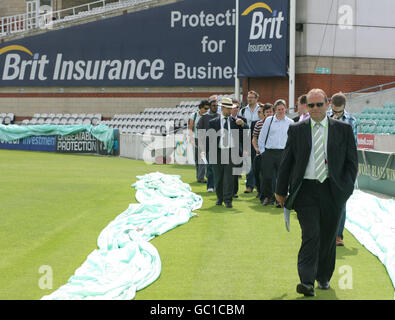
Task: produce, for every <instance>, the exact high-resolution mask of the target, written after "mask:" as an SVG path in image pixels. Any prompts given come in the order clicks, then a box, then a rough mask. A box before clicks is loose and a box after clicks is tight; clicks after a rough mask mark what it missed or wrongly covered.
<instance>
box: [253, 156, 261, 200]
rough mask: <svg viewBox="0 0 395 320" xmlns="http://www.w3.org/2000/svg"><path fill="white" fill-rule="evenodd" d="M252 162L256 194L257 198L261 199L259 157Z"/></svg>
mask: <svg viewBox="0 0 395 320" xmlns="http://www.w3.org/2000/svg"><path fill="white" fill-rule="evenodd" d="M253 160H254V161H253V162H252V167H253V168H254V176H255V186H256V191H257V192H258V194H259V197H261V178H260V175H261V155H260V154H258V155H256V156H255V158H254V159H253Z"/></svg>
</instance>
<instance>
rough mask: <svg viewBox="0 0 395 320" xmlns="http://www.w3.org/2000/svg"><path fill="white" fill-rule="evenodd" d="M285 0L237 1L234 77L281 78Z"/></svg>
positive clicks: (284, 68) (284, 58)
mask: <svg viewBox="0 0 395 320" xmlns="http://www.w3.org/2000/svg"><path fill="white" fill-rule="evenodd" d="M288 19H289V0H266V1H264V2H257V1H254V0H239V51H238V52H239V57H238V72H237V74H238V77H239V78H243V77H285V76H286V74H287V48H288V26H289V22H288Z"/></svg>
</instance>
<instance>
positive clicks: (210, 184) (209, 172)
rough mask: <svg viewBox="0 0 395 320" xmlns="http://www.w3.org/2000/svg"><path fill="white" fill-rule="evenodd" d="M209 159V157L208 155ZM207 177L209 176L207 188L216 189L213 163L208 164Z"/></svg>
mask: <svg viewBox="0 0 395 320" xmlns="http://www.w3.org/2000/svg"><path fill="white" fill-rule="evenodd" d="M207 159H209V157H208V156H207ZM206 177H207V189H214V173H213V165H211V164H209V163H208V164H207V165H206Z"/></svg>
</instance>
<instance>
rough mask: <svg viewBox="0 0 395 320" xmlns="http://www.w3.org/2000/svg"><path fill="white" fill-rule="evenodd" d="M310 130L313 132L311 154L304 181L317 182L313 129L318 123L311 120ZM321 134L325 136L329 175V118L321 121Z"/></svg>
mask: <svg viewBox="0 0 395 320" xmlns="http://www.w3.org/2000/svg"><path fill="white" fill-rule="evenodd" d="M310 121H311V122H310V128H311V129H310V130H311V152H310V157H309V162H308V163H307V167H306V172H305V174H304V179H311V180H315V179H316V176H315V160H314V137H313V128H314V125H315V124H316V122H315V121H314V120H313V119H311V118H310ZM319 130H320V131H321V134H322V135H323V142H324V150H325V151H324V152H325V168H326V172H327V175H328V157H327V154H328V153H327V150H328V149H327V147H328V117H325V118H324V120H322V121H321V126H320V128H319Z"/></svg>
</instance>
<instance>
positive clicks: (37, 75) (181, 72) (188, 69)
mask: <svg viewBox="0 0 395 320" xmlns="http://www.w3.org/2000/svg"><path fill="white" fill-rule="evenodd" d="M275 8H276V9H277V6H276V7H275ZM235 21H236V11H235V1H230V0H216V1H212V0H199V1H196V0H184V1H181V2H177V3H173V4H168V5H163V6H159V7H154V8H150V9H148V10H142V11H138V12H132V13H129V14H124V15H121V16H117V17H113V18H107V19H103V20H100V21H95V22H90V23H85V24H81V25H77V26H73V27H68V28H64V29H59V30H53V31H49V32H45V33H43V34H40V35H36V36H31V37H26V38H24V39H18V40H15V41H12V42H7V43H4V44H1V45H0V86H227V85H233V84H234V64H235V63H234V57H235V48H234V44H235ZM281 32H283V30H282V28H281Z"/></svg>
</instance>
